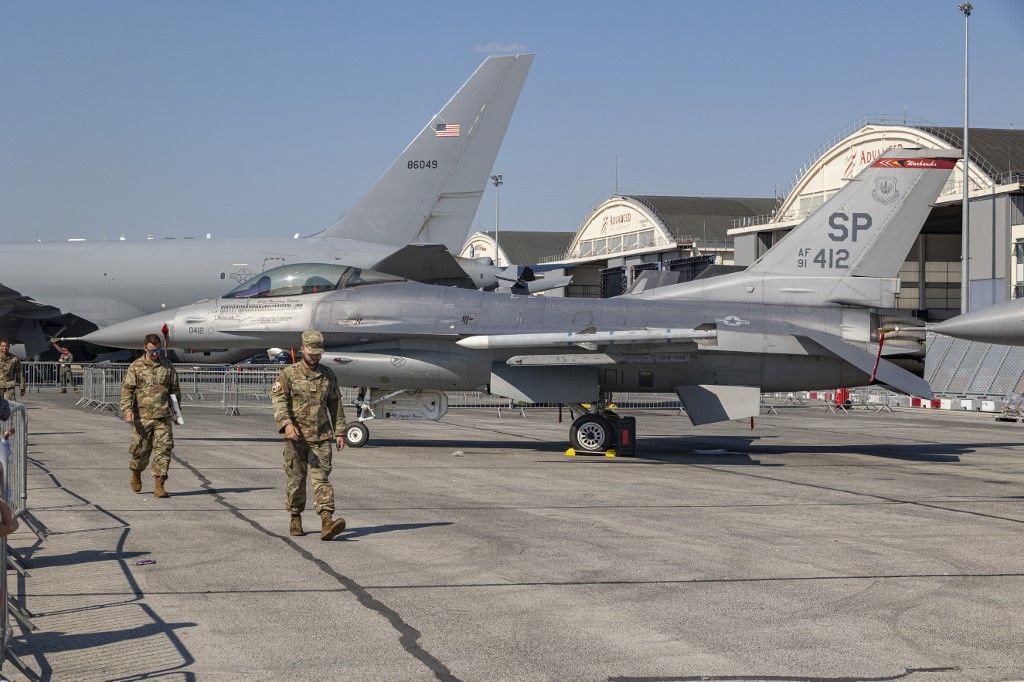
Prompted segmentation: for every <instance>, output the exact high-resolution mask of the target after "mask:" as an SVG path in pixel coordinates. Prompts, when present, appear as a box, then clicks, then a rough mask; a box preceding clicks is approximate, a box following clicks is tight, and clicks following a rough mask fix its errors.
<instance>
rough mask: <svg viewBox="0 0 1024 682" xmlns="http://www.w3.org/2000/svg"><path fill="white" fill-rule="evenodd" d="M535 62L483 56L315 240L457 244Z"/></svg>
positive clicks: (529, 57) (464, 233)
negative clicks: (371, 182)
mask: <svg viewBox="0 0 1024 682" xmlns="http://www.w3.org/2000/svg"><path fill="white" fill-rule="evenodd" d="M532 62H533V55H532V54H520V55H507V56H500V57H488V58H487V59H486V60H484V62H483V64H481V65H480V66H479V67H478V68H477V70H476V71H475V72H474V73H473V75H472V76H470V78H469V80H468V81H466V83H465V84H464V85H463V86H462V87H461V88H459V91H458V92H456V93H455V95H454V96H453V97H452V98H451V100H449V101H448V103H447V104H445V105H444V107H443V108H442V109H441V111H439V112H438V113H437V115H435V116H433V117H431V119H430V121H429V122H428V123H427V125H426V127H424V128H423V130H422V131H420V133H419V135H417V136H416V138H415V139H414V140H413V141H412V142H411V143H410V144H409V146H408V147H406V148H405V150H404V151H403V152H402V153H401V154H400V155H399V156H398V158H397V159H396V160H395V162H394V163H393V164H391V167H390V168H388V170H387V171H386V172H385V173H384V175H382V176H381V177H380V179H379V180H378V181H377V182H376V184H374V186H373V187H372V188H370V190H369V191H368V192H367V193H366V194H365V195H364V196H363V197H362V198H361V199H360V200H359V201H358V202H357V203H356V204H355V206H353V207H352V208H351V209H350V210H349V211H348V212H347V213H346V214H345V215H344V216H342V218H341V219H340V220H339V221H338V222H337V223H335V224H334V225H333V226H331V227H329V228H327V229H326V230H324V231H323V232H321V233H319V235H317V236H319V237H347V238H351V239H361V240H364V241H374V242H378V243H381V244H387V245H392V246H405V245H406V244H410V243H423V244H427V243H429V244H445V245H446V246H447V247H448V248H449V249H450V250H452V251H453V252H455V251H458V250H459V249H461V248H462V245H463V242H464V241H465V239H466V236H467V235H468V234H469V230H470V228H471V227H472V223H473V217H474V216H475V215H476V210H477V207H478V206H479V205H480V197H481V196H483V191H484V187H485V186H486V185H487V181H488V178H489V176H490V173H491V169H492V168H493V166H494V159H495V158H496V157H497V155H498V148H499V147H500V146H501V141H502V139H503V138H504V136H505V130H506V128H508V124H509V120H510V119H511V117H512V111H513V109H515V106H516V101H517V100H518V99H519V93H520V91H521V90H522V87H523V83H524V82H525V80H526V74H527V72H528V71H529V69H530V64H531V63H532Z"/></svg>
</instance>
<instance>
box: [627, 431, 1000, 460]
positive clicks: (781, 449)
mask: <svg viewBox="0 0 1024 682" xmlns="http://www.w3.org/2000/svg"><path fill="white" fill-rule="evenodd" d="M866 439H867V437H866ZM760 440H761V439H760V438H758V437H756V436H719V437H715V438H708V439H700V440H696V439H688V440H685V441H682V442H681V440H680V438H677V437H652V438H641V439H639V440H638V442H637V444H638V446H639V448H638V449H639V456H640V457H641V458H642V459H652V460H656V461H658V462H662V463H675V464H734V465H739V464H744V465H760V466H785V463H781V462H780V463H770V464H764V463H762V462H760V461H759V460H756V459H753V457H756V456H757V455H776V456H778V455H800V454H812V455H823V456H828V455H865V456H868V457H880V458H883V459H895V460H900V461H905V462H930V463H934V464H950V463H958V462H960V461H961V459H960V458H961V456H962V455H968V454H970V453H972V452H974V451H975V450H976V449H977V448H978V447H980V445H979V444H976V443H919V442H918V443H877V442H876V443H869V442H866V443H839V444H829V443H822V444H820V445H817V444H815V445H769V444H764V445H762V444H760V443H759V442H758V441H760ZM983 445H984V447H990V448H998V447H1017V446H1019V443H1016V442H1014V443H984V444H983Z"/></svg>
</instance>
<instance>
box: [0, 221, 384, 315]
mask: <svg viewBox="0 0 1024 682" xmlns="http://www.w3.org/2000/svg"><path fill="white" fill-rule="evenodd" d="M394 251H395V247H393V246H387V245H383V244H371V243H367V242H355V241H353V240H350V239H342V238H330V239H319V238H315V237H310V238H303V239H280V238H268V239H155V240H144V241H143V240H139V241H97V242H92V241H85V242H56V243H35V244H33V243H23V244H5V245H4V266H3V277H2V282H3V284H4V286H7V287H9V288H11V289H14V290H16V291H19V292H21V293H22V294H24V295H26V296H29V297H31V298H32V299H34V300H36V301H37V302H39V303H42V304H46V305H52V306H55V307H57V308H59V309H61V310H62V311H65V312H72V313H74V314H75V315H77V316H79V317H82V318H84V319H87V320H89V321H90V322H93V323H94V324H96V325H97V326H99V327H105V326H108V325H111V324H114V323H117V322H121V321H123V320H129V319H132V318H135V317H139V316H140V315H146V314H149V313H153V312H156V311H159V310H162V309H170V308H176V307H178V306H182V305H186V304H189V303H193V302H195V301H198V300H201V299H212V298H216V297H218V296H220V295H221V294H223V293H224V292H225V291H227V290H229V289H232V288H234V287H235V286H236V285H238V284H240V283H241V282H243V281H245V280H248V279H249V278H251V277H252V276H253V275H255V274H258V273H260V272H262V271H263V270H266V269H268V268H271V267H275V266H278V265H284V264H287V263H297V262H317V263H334V262H343V263H345V264H346V265H349V264H352V265H356V266H357V267H372V266H373V264H374V263H377V262H378V261H380V260H381V259H382V258H385V257H386V256H387V255H388V254H390V253H392V252H394Z"/></svg>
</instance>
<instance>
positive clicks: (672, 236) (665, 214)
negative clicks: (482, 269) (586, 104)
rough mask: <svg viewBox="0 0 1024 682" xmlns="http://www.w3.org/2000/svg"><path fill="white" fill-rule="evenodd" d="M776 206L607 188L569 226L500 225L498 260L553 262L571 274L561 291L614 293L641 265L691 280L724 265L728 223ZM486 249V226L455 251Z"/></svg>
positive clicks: (490, 250) (489, 235)
mask: <svg viewBox="0 0 1024 682" xmlns="http://www.w3.org/2000/svg"><path fill="white" fill-rule="evenodd" d="M776 206H777V202H776V200H775V199H771V198H768V199H765V198H736V197H729V198H721V197H674V196H651V195H621V194H615V195H612V196H611V197H609V198H607V199H605V200H604V201H603V202H601V203H600V204H599V205H598V206H597V207H596V208H594V209H593V210H592V211H591V212H590V213H589V214H588V215H587V217H586V218H584V220H583V223H582V224H581V225H580V228H579V230H577V231H576V232H554V233H552V232H519V231H512V230H502V231H501V233H500V234H499V236H498V242H499V245H500V247H501V254H499V255H500V258H501V262H502V263H517V264H520V265H530V264H535V263H540V264H548V265H549V266H553V267H556V266H557V267H556V269H555V272H556V273H558V274H560V273H561V272H565V273H566V274H571V275H573V282H572V284H571V285H570V286H569V287H567V288H566V290H565V292H564V295H566V296H575V297H599V296H615V295H618V294H620V293H622V292H623V291H625V290H626V289H627V288H628V287H629V286H630V285H631V284H632V282H633V280H634V279H635V278H636V277H638V276H639V275H640V273H642V272H645V271H648V270H662V271H673V272H677V273H680V275H681V279H692V278H693V277H694V276H696V275H697V274H699V273H700V272H701V271H702V270H704V269H705V268H706V267H707V266H708V265H709V264H719V265H732V263H733V246H732V238H731V237H730V236H729V235H728V231H729V229H730V228H731V227H732V226H733V225H734V224H735V221H736V220H740V219H746V220H751V219H753V218H754V216H757V215H761V214H765V213H768V212H770V211H772V210H773V209H774V208H775V207H776ZM555 235H557V237H556V236H555ZM493 254H494V233H493V232H490V231H488V232H477V233H475V234H473V235H472V236H471V237H470V238H469V240H468V241H467V242H466V245H465V246H464V247H463V249H462V252H461V254H460V255H462V256H466V257H469V258H474V257H480V256H490V257H493ZM548 295H558V293H557V292H548Z"/></svg>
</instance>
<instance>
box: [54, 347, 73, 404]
mask: <svg viewBox="0 0 1024 682" xmlns="http://www.w3.org/2000/svg"><path fill="white" fill-rule="evenodd" d="M74 361H75V356H73V355H72V354H71V351H69V350H68V349H67V348H61V349H60V359H59V360H57V362H58V363H60V392H61V393H67V392H68V384H70V383H71V363H72V362H74Z"/></svg>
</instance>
